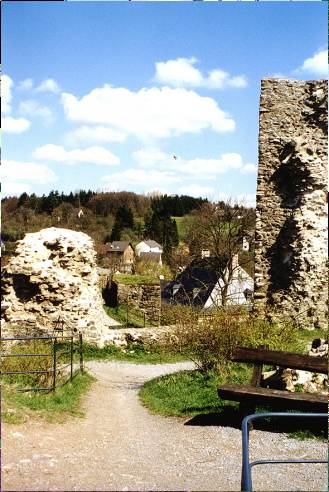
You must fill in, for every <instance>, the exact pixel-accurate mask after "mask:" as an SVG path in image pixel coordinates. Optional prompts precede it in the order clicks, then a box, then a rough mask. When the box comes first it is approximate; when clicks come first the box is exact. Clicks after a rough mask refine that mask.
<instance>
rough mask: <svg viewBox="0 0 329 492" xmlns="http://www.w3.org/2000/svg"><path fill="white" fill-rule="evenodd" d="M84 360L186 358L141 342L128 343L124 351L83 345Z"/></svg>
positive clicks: (152, 361)
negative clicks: (148, 346) (146, 345)
mask: <svg viewBox="0 0 329 492" xmlns="http://www.w3.org/2000/svg"><path fill="white" fill-rule="evenodd" d="M84 359H85V360H109V361H110V360H118V361H124V362H132V363H134V364H166V363H173V362H184V361H186V358H184V357H183V356H181V355H179V354H175V353H173V352H170V351H169V350H165V349H161V348H158V347H152V348H147V347H144V345H142V344H129V345H128V346H127V347H126V348H125V349H124V351H123V350H120V349H119V348H117V347H115V346H113V345H108V346H106V347H104V348H102V349H100V348H97V347H96V346H94V345H87V344H85V346H84Z"/></svg>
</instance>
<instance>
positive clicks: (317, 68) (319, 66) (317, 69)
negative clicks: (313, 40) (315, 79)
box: [295, 50, 328, 77]
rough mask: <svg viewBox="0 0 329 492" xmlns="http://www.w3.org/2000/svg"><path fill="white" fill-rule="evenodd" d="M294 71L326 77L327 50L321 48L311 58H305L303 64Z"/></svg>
mask: <svg viewBox="0 0 329 492" xmlns="http://www.w3.org/2000/svg"><path fill="white" fill-rule="evenodd" d="M295 72H299V73H300V72H307V73H312V74H314V75H316V76H319V77H328V51H327V50H322V51H319V52H318V53H316V54H315V55H313V56H312V57H311V58H306V60H305V61H304V63H303V65H302V66H301V67H299V68H298V69H297V70H296V71H295Z"/></svg>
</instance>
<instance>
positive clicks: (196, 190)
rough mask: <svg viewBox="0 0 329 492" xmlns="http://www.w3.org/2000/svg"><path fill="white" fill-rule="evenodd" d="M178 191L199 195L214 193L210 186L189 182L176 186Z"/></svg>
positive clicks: (207, 195) (205, 195)
mask: <svg viewBox="0 0 329 492" xmlns="http://www.w3.org/2000/svg"><path fill="white" fill-rule="evenodd" d="M178 192H179V193H181V194H182V195H189V196H194V197H196V198H199V197H210V196H213V195H214V193H215V189H214V188H212V187H211V186H200V185H198V184H190V185H187V186H181V187H180V188H178Z"/></svg>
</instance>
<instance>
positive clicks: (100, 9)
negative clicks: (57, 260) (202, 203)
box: [2, 2, 328, 204]
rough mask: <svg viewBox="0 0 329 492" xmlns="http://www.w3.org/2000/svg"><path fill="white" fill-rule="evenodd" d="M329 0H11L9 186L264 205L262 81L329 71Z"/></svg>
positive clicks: (5, 83)
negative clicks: (259, 192) (260, 188)
mask: <svg viewBox="0 0 329 492" xmlns="http://www.w3.org/2000/svg"><path fill="white" fill-rule="evenodd" d="M327 9H328V5H327V3H326V2H312V3H309V2H257V3H251V2H249V3H247V2H245V3H243V2H223V3H222V2H220V3H219V2H204V3H198V2H193V3H192V2H190V3H187V2H171V3H170V2H156V3H153V2H135V3H134V2H129V3H128V2H83V3H81V2H65V3H62V2H58V3H57V2H44V3H41V2H7V3H4V4H3V6H2V28H3V31H2V62H3V64H2V68H3V74H4V76H3V78H2V98H3V104H2V106H3V107H2V118H3V136H2V147H3V149H2V158H3V166H2V186H3V188H2V189H3V194H4V195H9V194H18V195H19V194H20V193H22V192H23V191H27V192H29V193H32V192H35V193H36V194H42V193H48V192H49V191H50V190H51V189H58V190H59V191H62V190H63V191H64V192H69V191H76V190H78V189H89V188H90V189H93V190H104V191H105V190H115V191H116V190H131V191H136V192H139V193H148V192H152V191H161V192H167V193H179V194H181V193H182V194H191V195H194V196H207V197H209V198H210V199H212V200H218V199H222V198H225V197H232V198H235V199H239V200H241V199H244V200H245V201H246V202H247V203H250V204H252V203H253V202H254V197H255V190H256V177H257V174H256V172H257V138H258V103H259V91H260V81H261V78H263V77H272V76H279V77H289V78H298V79H319V78H327V68H328V65H327V32H328V28H327Z"/></svg>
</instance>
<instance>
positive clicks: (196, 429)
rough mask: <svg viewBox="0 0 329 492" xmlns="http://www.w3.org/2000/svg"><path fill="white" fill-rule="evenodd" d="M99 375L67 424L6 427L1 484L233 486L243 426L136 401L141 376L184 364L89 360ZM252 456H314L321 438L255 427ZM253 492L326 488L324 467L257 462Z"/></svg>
mask: <svg viewBox="0 0 329 492" xmlns="http://www.w3.org/2000/svg"><path fill="white" fill-rule="evenodd" d="M88 366H89V367H90V369H91V370H92V372H93V373H94V374H95V375H96V377H97V379H98V381H97V383H95V385H94V386H93V389H92V390H91V391H90V392H89V394H88V395H87V396H86V398H85V409H86V417H85V418H82V419H79V418H71V417H70V418H68V419H67V421H66V422H65V423H64V424H48V423H46V422H41V421H32V422H29V423H28V424H22V425H7V424H5V425H3V432H2V435H3V450H2V488H1V489H2V490H3V491H55V490H58V491H113V490H117V491H119V490H135V491H136V490H137V491H146V490H154V491H155V490H166V491H167V490H170V491H184V490H194V491H206V490H208V491H231V490H235V491H239V490H240V470H241V432H240V431H239V430H237V429H234V428H229V427H218V426H189V425H184V423H185V422H188V420H190V419H188V418H187V419H182V418H174V417H162V416H159V415H153V414H150V413H149V412H148V410H147V409H146V408H144V407H143V406H142V405H141V404H140V402H139V400H138V395H137V393H138V389H139V387H140V386H141V385H142V384H143V382H144V381H146V380H148V379H151V378H153V377H156V376H159V375H161V374H166V373H169V372H175V371H177V370H181V369H188V368H190V367H191V364H189V363H179V364H163V365H135V364H130V363H121V362H89V363H88ZM251 448H252V450H253V452H252V458H253V459H265V458H266V457H269V458H274V457H275V456H276V457H279V458H283V457H288V456H289V457H295V458H296V456H297V455H298V456H300V457H304V458H308V457H309V458H311V457H314V456H315V457H320V459H322V458H323V459H325V456H326V445H325V444H324V443H319V442H318V441H303V442H300V441H296V440H292V439H288V438H286V437H285V436H284V435H281V434H273V433H268V432H263V431H253V432H252V438H251ZM253 482H254V490H262V491H266V490H273V491H311V490H312V491H313V490H314V491H320V490H326V487H327V475H326V466H325V465H290V466H287V465H285V466H284V465H274V466H271V467H269V466H267V465H266V466H259V467H255V468H254V472H253Z"/></svg>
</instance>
